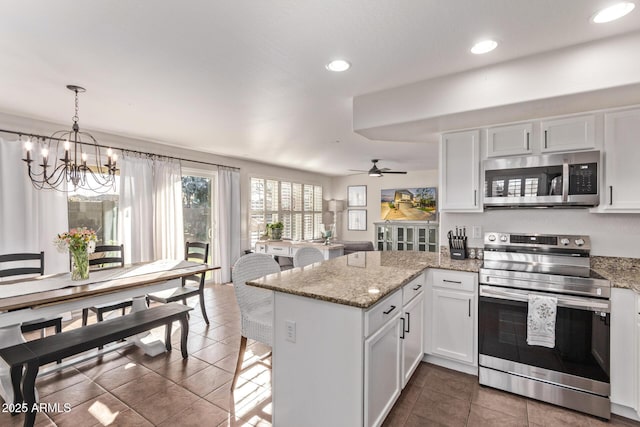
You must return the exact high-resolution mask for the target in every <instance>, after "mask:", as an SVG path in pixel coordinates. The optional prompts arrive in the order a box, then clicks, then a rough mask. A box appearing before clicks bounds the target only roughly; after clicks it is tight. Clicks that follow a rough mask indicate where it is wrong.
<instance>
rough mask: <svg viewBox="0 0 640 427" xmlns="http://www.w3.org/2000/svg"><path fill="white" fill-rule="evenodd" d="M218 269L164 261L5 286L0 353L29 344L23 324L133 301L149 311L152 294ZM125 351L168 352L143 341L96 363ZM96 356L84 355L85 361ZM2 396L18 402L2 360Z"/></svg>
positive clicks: (0, 301)
mask: <svg viewBox="0 0 640 427" xmlns="http://www.w3.org/2000/svg"><path fill="white" fill-rule="evenodd" d="M217 269H220V267H216V266H211V265H208V264H202V263H197V262H191V261H184V260H159V261H153V262H148V263H139V264H133V265H129V266H125V267H123V268H114V269H106V270H98V271H92V272H91V273H90V276H89V279H86V280H82V281H71V274H70V273H61V274H55V275H48V276H38V277H35V278H30V279H25V280H12V281H3V282H0V348H4V347H8V346H11V345H14V344H19V343H21V342H25V339H24V337H23V336H22V332H21V330H20V325H21V324H22V323H23V322H26V321H29V320H38V319H42V318H46V317H51V316H57V315H60V314H61V313H66V312H70V311H73V310H79V309H82V308H87V307H91V306H94V305H99V304H105V303H112V302H115V301H121V300H125V299H129V298H131V299H133V306H132V311H138V310H144V309H146V308H147V304H146V298H145V296H146V295H147V294H149V293H153V292H158V291H162V290H165V289H170V288H174V287H177V286H181V282H182V278H183V277H188V276H191V275H194V274H200V273H202V274H205V273H206V272H208V271H212V270H217ZM125 345H137V346H139V347H141V348H142V349H143V350H144V351H145V353H147V354H149V355H151V356H155V355H157V354H159V353H161V352H164V351H165V346H164V343H162V342H161V341H155V342H154V341H151V342H147V341H145V340H143V339H142V337H138V338H136V339H133V340H129V342H127V343H122V344H120V345H114V346H108V347H105V349H104V350H97V351H96V354H95V355H93V357H95V356H97V355H100V354H103V353H105V352H108V351H113V350H115V349H119V348H122V347H123V346H125ZM91 356H92V355H85V356H83V357H82V360H86V359H87V358H88V357H91ZM82 360H80V359H78V360H75V359H74V360H70V361H63V362H62V364H60V365H57V366H55V367H52V368H51V369H48V370H42V372H41V375H45V374H47V373H51V372H52V371H55V370H60V369H63V368H64V367H67V366H70V365H72V364H74V363H78V362H79V361H82ZM0 396H1V397H2V398H3V399H4V401H5V402H13V391H12V387H11V380H10V374H9V369H8V366H6V364H5V363H4V361H3V360H2V359H0Z"/></svg>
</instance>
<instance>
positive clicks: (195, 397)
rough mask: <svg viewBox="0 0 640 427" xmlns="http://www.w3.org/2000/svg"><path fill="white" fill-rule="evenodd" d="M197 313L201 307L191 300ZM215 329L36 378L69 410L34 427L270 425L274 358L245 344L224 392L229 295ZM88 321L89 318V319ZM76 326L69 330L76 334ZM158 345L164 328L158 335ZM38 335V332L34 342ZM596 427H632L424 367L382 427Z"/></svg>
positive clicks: (3, 416) (213, 299)
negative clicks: (166, 349)
mask: <svg viewBox="0 0 640 427" xmlns="http://www.w3.org/2000/svg"><path fill="white" fill-rule="evenodd" d="M190 302H191V303H192V304H196V302H197V298H195V299H191V300H190ZM206 303H207V312H208V314H209V318H210V320H211V325H210V326H209V327H207V326H206V324H205V323H204V321H203V320H202V318H201V317H200V316H201V313H200V309H199V307H196V309H195V310H193V311H192V316H191V319H190V332H189V344H188V345H189V358H188V359H187V360H186V361H184V360H182V358H181V355H180V351H178V350H179V338H180V332H179V328H178V327H174V330H173V331H174V335H173V337H174V338H173V344H174V351H172V352H171V353H165V354H163V355H160V356H157V357H155V358H151V357H148V356H146V355H144V354H143V353H142V352H141V351H140V350H137V349H133V348H129V349H125V350H121V351H119V352H113V353H110V354H108V355H106V356H104V357H102V358H101V359H93V360H90V361H87V362H84V363H82V364H79V365H76V366H75V367H74V368H68V369H66V370H64V371H62V372H58V373H56V374H52V375H49V376H45V377H41V378H39V379H38V381H37V388H38V392H39V394H40V398H41V399H40V400H41V402H45V403H49V404H56V403H57V404H59V405H60V406H62V405H63V404H65V403H67V404H70V405H71V410H70V411H69V412H64V411H50V412H48V413H46V412H44V413H39V414H38V415H37V417H36V425H37V426H73V427H84V426H104V425H112V426H153V425H157V426H270V425H271V367H270V359H269V358H266V359H265V360H261V358H262V356H265V355H267V354H268V353H269V351H270V349H269V348H268V347H266V346H264V345H262V344H260V343H256V342H253V343H250V345H249V347H248V349H247V352H246V357H245V362H244V367H245V370H244V372H243V373H242V374H241V378H240V379H239V381H238V385H237V387H236V389H235V391H234V392H233V393H231V392H230V382H231V379H232V376H233V375H232V373H233V370H234V368H235V362H236V357H237V351H238V347H239V341H240V333H239V328H240V326H239V322H240V320H239V319H240V316H239V310H238V306H237V304H236V301H235V295H234V293H233V288H232V287H231V286H229V285H211V286H209V287H207V289H206ZM91 320H92V321H93V318H92V319H91ZM80 324H81V321H80V319H79V318H74V319H73V320H72V321H70V322H67V323H66V324H65V326H64V327H65V329H70V328H75V327H79V326H80ZM153 333H154V335H156V336H158V337H160V338H162V337H164V331H163V330H162V329H158V330H154V331H153ZM36 334H37V333H36ZM22 422H23V417H22V416H15V417H11V416H10V415H9V414H7V413H0V426H3V427H4V426H21V425H22ZM439 425H443V426H484V425H486V426H511V425H513V426H520V425H531V426H537V425H540V426H545V425H547V426H592V425H593V426H595V425H634V426H640V424H636V423H633V422H631V421H629V420H626V419H622V418H617V417H616V418H614V419H612V420H611V421H610V422H609V423H605V422H603V421H601V420H599V419H596V418H593V417H589V416H587V415H583V414H580V413H577V412H574V411H570V410H565V409H562V408H558V407H555V406H551V405H547V404H544V403H540V402H536V401H533V400H529V399H525V398H522V397H519V396H515V395H512V394H509V393H504V392H500V391H497V390H493V389H488V388H485V387H480V386H479V385H478V381H477V378H476V377H473V376H470V375H465V374H461V373H458V372H454V371H451V370H448V369H444V368H440V367H437V366H434V365H430V364H426V363H423V364H421V365H420V366H419V367H418V370H417V371H416V373H415V374H414V376H413V378H412V379H411V381H410V383H409V384H408V385H407V387H406V388H405V390H404V391H403V393H402V395H401V396H400V398H399V400H398V402H397V403H396V405H395V406H394V408H393V409H392V411H391V413H390V414H389V416H388V417H387V420H386V421H385V426H405V427H413V426H439Z"/></svg>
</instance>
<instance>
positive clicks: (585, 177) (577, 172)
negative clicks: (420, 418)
mask: <svg viewBox="0 0 640 427" xmlns="http://www.w3.org/2000/svg"><path fill="white" fill-rule="evenodd" d="M569 194H571V195H577V194H598V164H597V163H581V164H571V165H569Z"/></svg>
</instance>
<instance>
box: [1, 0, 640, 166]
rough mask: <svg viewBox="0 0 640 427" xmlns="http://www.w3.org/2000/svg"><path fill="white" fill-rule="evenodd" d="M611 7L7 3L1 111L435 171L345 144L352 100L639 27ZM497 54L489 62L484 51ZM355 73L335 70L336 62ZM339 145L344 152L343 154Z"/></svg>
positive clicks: (225, 151)
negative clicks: (488, 42)
mask: <svg viewBox="0 0 640 427" xmlns="http://www.w3.org/2000/svg"><path fill="white" fill-rule="evenodd" d="M611 3H612V1H610V0H562V1H559V0H466V1H462V0H447V1H437V0H403V1H398V0H377V1H371V0H347V1H345V0H315V1H314V0H273V1H268V0H225V1H212V0H190V1H172V2H170V1H157V0H137V1H124V0H120V1H117V0H94V1H82V2H80V1H77V0H76V1H73V0H49V1H46V2H44V1H31V0H30V1H26V0H5V1H3V2H2V13H1V14H0V58H1V61H0V64H1V65H0V94H2V95H1V96H0V111H3V112H7V113H12V114H17V115H22V116H28V117H33V118H38V119H45V120H50V121H56V122H61V123H70V119H71V116H72V115H73V98H72V94H71V93H70V92H69V91H67V89H66V88H65V85H67V84H77V85H81V86H84V87H86V88H87V93H86V94H84V95H82V96H81V98H80V125H81V126H82V127H84V128H87V129H93V130H102V131H106V132H111V133H115V134H119V135H125V136H132V137H136V138H142V139H148V140H152V141H158V142H162V143H167V144H171V145H177V146H184V147H188V148H193V149H197V150H201V151H207V152H211V153H216V154H222V155H228V156H233V157H244V158H249V159H254V160H258V161H262V162H267V163H273V164H278V165H283V166H292V167H295V168H299V169H303V170H309V171H315V172H320V173H326V174H330V175H343V174H347V173H348V169H368V167H369V166H370V162H369V160H370V159H371V158H380V159H384V160H382V161H381V162H380V167H389V168H392V169H406V170H410V171H411V170H424V169H428V168H432V167H435V166H436V160H435V156H434V151H433V149H434V147H433V145H434V144H425V143H403V142H382V141H371V140H368V139H366V138H364V137H363V136H360V135H357V134H355V133H354V132H353V131H352V98H353V97H354V96H356V95H362V94H366V93H370V92H374V91H378V90H382V89H386V88H391V87H395V86H399V85H403V84H407V83H411V82H415V81H419V80H424V79H428V78H432V77H436V76H442V75H446V74H450V73H455V72H459V71H463V70H468V69H473V68H477V67H482V66H486V65H489V64H494V63H497V62H502V61H505V60H509V59H513V58H517V57H522V56H527V55H531V54H534V53H539V52H543V51H548V50H552V49H557V48H560V47H564V46H569V45H573V44H577V43H582V42H587V41H591V40H596V39H601V38H605V37H610V36H613V35H617V34H622V33H626V32H631V31H637V30H638V29H640V10H638V9H640V7H638V8H636V10H635V11H634V12H632V14H630V15H628V16H627V17H625V18H623V19H621V20H620V21H617V22H613V23H609V24H603V25H595V24H592V23H590V22H589V18H590V16H591V15H592V14H593V13H594V12H595V11H596V10H597V9H599V8H601V7H603V6H606V5H608V4H611ZM485 37H492V38H495V39H497V40H498V41H499V42H500V46H499V47H498V49H497V50H495V51H494V52H492V53H489V54H487V55H484V56H476V55H472V54H470V53H469V52H468V50H469V48H470V47H471V45H472V44H473V43H474V42H475V41H477V40H480V39H482V38H485ZM336 57H341V58H345V59H347V60H349V61H350V62H351V63H352V64H353V67H352V69H351V70H349V71H347V72H345V73H341V74H336V73H330V72H329V71H327V70H326V69H325V68H324V65H325V64H326V63H327V62H328V61H329V60H330V59H333V58H336ZM336 141H339V142H336Z"/></svg>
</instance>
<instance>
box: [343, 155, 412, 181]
mask: <svg viewBox="0 0 640 427" xmlns="http://www.w3.org/2000/svg"><path fill="white" fill-rule="evenodd" d="M371 161H372V162H373V166H371V169H369V170H368V171H365V170H359V169H349V170H351V171H354V172H364V173H367V174H368V175H369V176H377V177H381V176H382V175H384V174H386V173H399V174H406V173H407V172H406V171H392V170H391V169H389V168H379V167H378V159H372V160H371Z"/></svg>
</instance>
